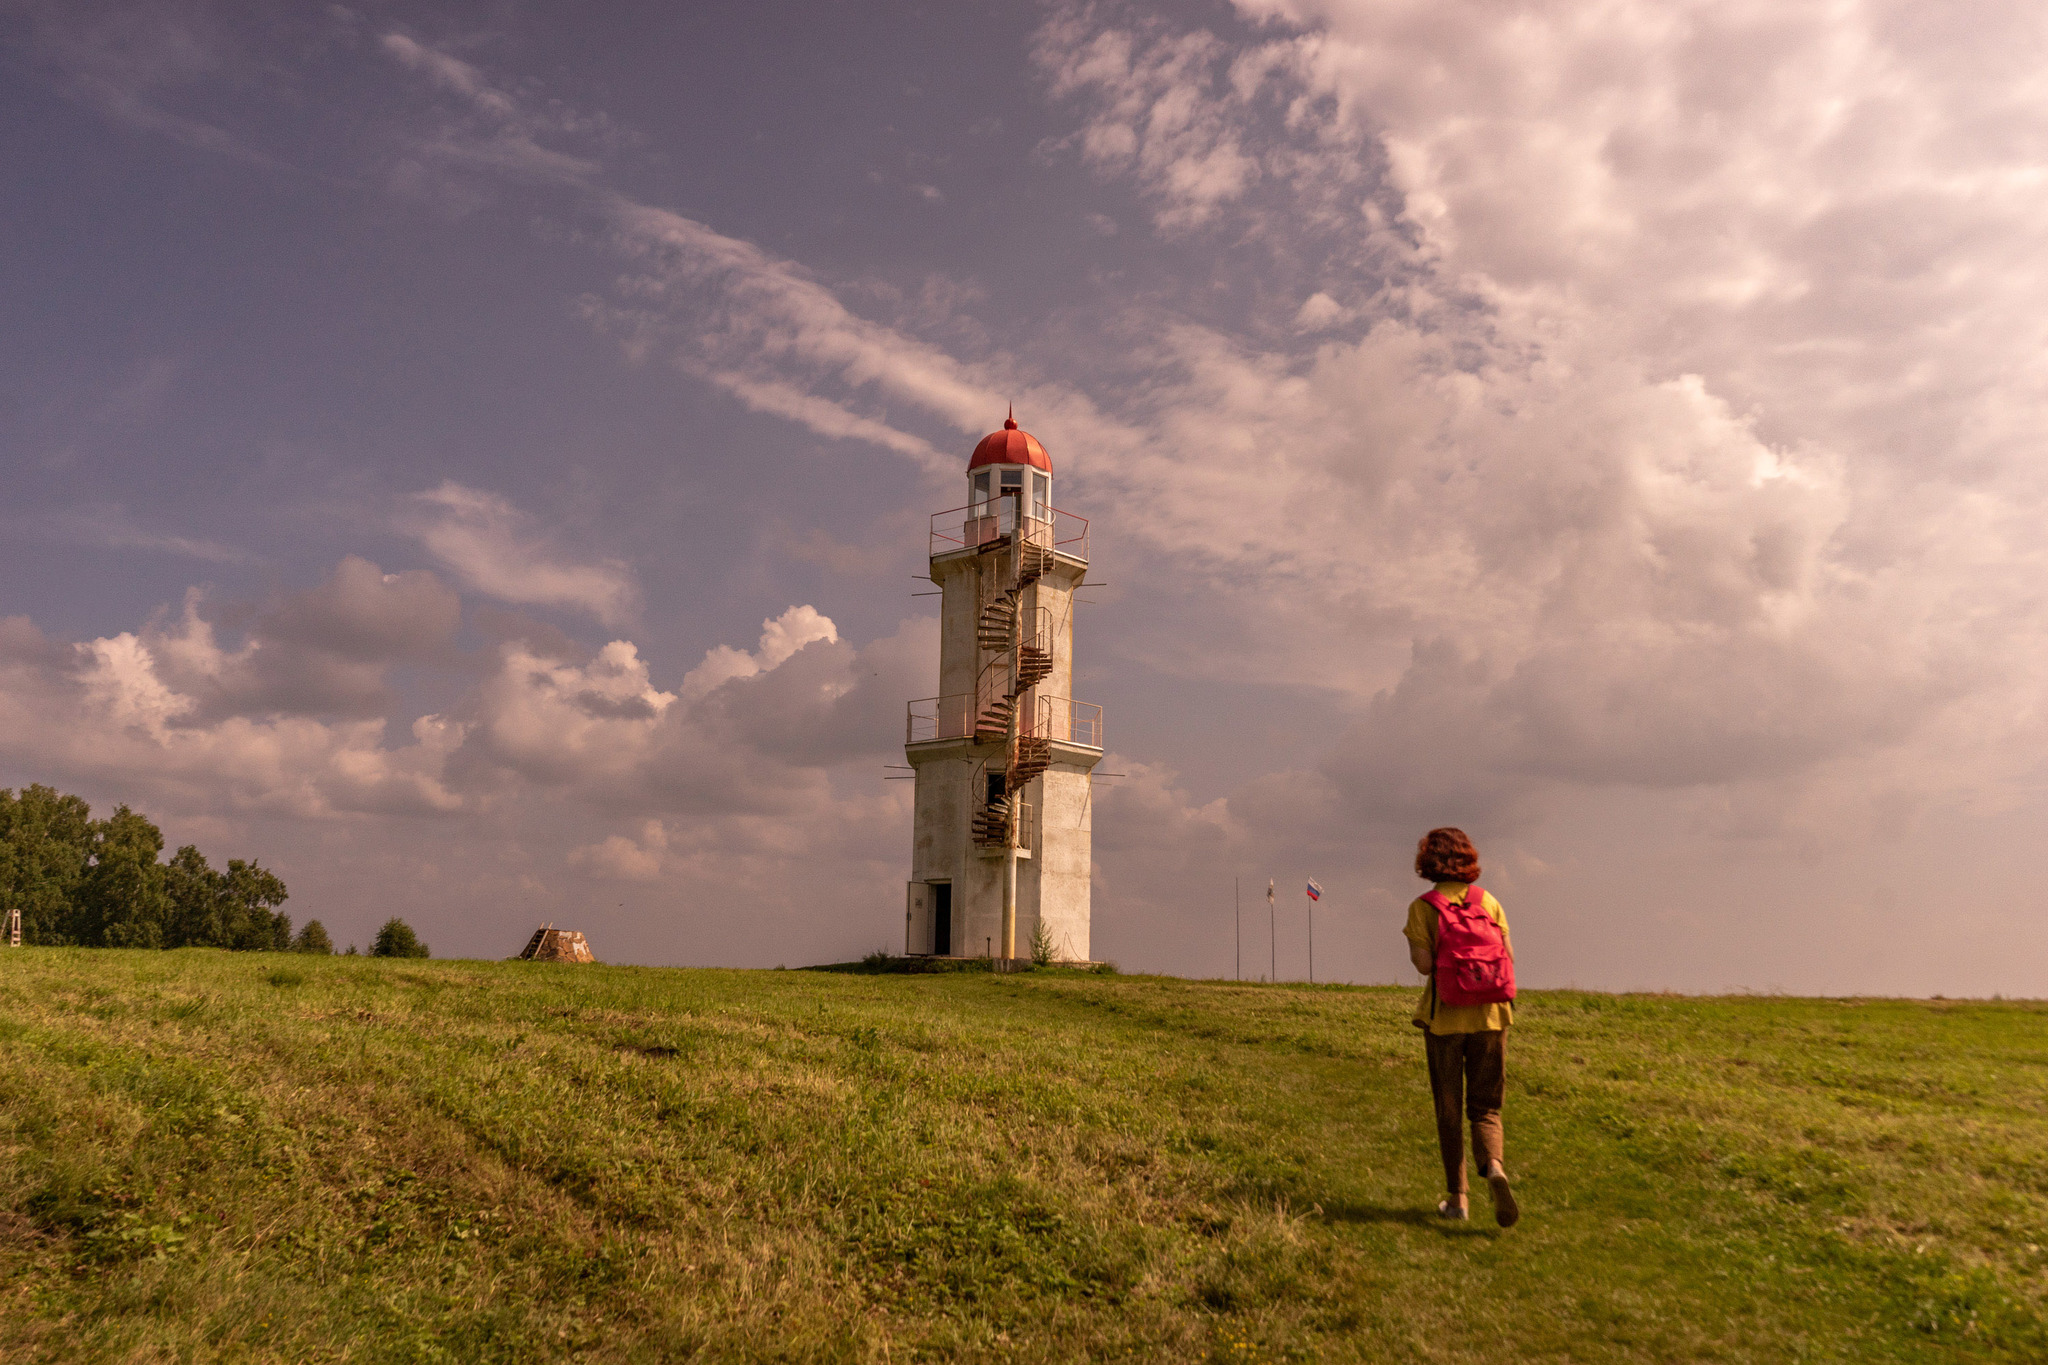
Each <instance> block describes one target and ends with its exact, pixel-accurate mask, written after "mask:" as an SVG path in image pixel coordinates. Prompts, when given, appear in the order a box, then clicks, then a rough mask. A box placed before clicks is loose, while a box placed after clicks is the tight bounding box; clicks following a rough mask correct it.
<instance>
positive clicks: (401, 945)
mask: <svg viewBox="0 0 2048 1365" xmlns="http://www.w3.org/2000/svg"><path fill="white" fill-rule="evenodd" d="M370 956H371V957H431V956H433V954H431V953H429V952H428V951H427V945H426V944H424V943H422V942H420V939H419V935H418V934H415V933H414V932H413V931H412V926H411V925H410V924H407V923H406V922H405V921H404V920H402V919H400V918H398V916H396V915H393V916H392V917H391V918H390V919H387V920H385V921H384V927H383V928H381V929H379V930H378V931H377V941H376V942H375V943H372V944H371V945H370Z"/></svg>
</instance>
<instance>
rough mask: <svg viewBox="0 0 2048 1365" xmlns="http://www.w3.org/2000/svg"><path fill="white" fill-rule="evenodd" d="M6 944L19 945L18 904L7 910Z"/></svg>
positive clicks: (19, 916)
mask: <svg viewBox="0 0 2048 1365" xmlns="http://www.w3.org/2000/svg"><path fill="white" fill-rule="evenodd" d="M7 946H8V947H10V948H19V947H20V946H21V907H20V906H18V905H17V906H15V907H14V908H13V909H12V910H9V911H8V912H7Z"/></svg>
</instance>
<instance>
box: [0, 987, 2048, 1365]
mask: <svg viewBox="0 0 2048 1365" xmlns="http://www.w3.org/2000/svg"><path fill="white" fill-rule="evenodd" d="M1410 1001H1411V993H1410V992H1409V991H1408V990H1406V989H1401V990H1393V989H1349V988H1332V987H1315V988H1311V987H1302V986H1238V985H1232V984H1225V983H1213V982H1211V983H1200V982H1184V981H1173V980H1159V979H1150V978H1133V977H1106V976H1096V975H1081V974H1074V973H1066V972H1032V973H1025V974H1020V975H1016V976H996V975H990V974H987V973H945V974H933V975H861V974H829V973H814V972H727V971H663V970H652V969H637V968H622V967H571V966H541V965H534V964H524V963H477V962H396V961H379V960H371V959H343V958H299V957H280V956H276V955H256V954H250V955H231V954H226V953H216V952H204V951H188V952H176V953H147V952H111V951H99V952H87V951H74V950H63V949H23V950H19V951H13V952H0V1157H4V1160H0V1357H4V1358H5V1359H8V1360H16V1359H26V1358H43V1359H52V1360H67V1359H90V1360H138V1361H142V1360H149V1361H155V1360H166V1361H168V1360H207V1359H236V1360H280V1361H284V1360H292V1361H297V1360H334V1359H358V1360H377V1361H383V1360H407V1359H420V1360H433V1359H443V1360H459V1361H469V1360H496V1359H505V1360H515V1359H516V1360H529V1359H531V1360H539V1359H555V1358H568V1357H572V1356H573V1357H586V1358H591V1359H599V1360H613V1359H617V1360H649V1361H653V1360H664V1361H666V1360H706V1361H723V1360H777V1361H812V1360H858V1361H887V1362H899V1361H911V1360H933V1359H955V1360H976V1361H980V1360H988V1361H995V1360H1004V1361H1012V1360H1014V1361H1063V1362H1064V1361H1076V1360H1113V1359H1138V1360H1168V1361H1205V1360H1217V1361H1273V1360H1338V1361H1341V1360H1387V1361H1474V1362H1478V1361H1489V1362H1492V1361H1508V1360H1549V1361H1565V1360H1570V1361H1581V1362H1586V1361H1643V1362H1649V1361H1657V1362H1666V1361H1771V1362H1777V1361H1795V1360H1855V1361H1891V1360H1900V1361H1921V1360H1925V1361H1950V1360H2012V1361H2040V1360H2044V1359H2048V1315H2044V1304H2048V1250H2044V1247H2048V1160H2044V1156H2048V1007H2044V1006H2042V1005H2038V1004H2027V1003H1941V1002H1930V1003H1918V1002H1904V1001H1883V1000H1865V1001H1821V1000H1793V999H1778V998H1729V999H1694V998H1685V997H1676V996H1629V997H1611V996H1601V995H1590V994H1578V993H1571V992H1532V993H1530V994H1529V995H1528V996H1526V997H1525V998H1524V1002H1523V1006H1522V1019H1523V1022H1522V1023H1521V1024H1520V1025H1519V1026H1518V1027H1517V1028H1516V1030H1515V1032H1514V1034H1513V1036H1512V1037H1511V1039H1510V1043H1509V1061H1508V1067H1509V1069H1508V1074H1509V1089H1508V1107H1507V1114H1506V1120H1507V1135H1508V1160H1509V1167H1510V1169H1511V1170H1512V1171H1514V1172H1515V1173H1516V1175H1517V1182H1518V1183H1517V1189H1518V1191H1519V1193H1520V1194H1521V1197H1522V1201H1523V1208H1524V1218H1523V1222H1522V1224H1521V1226H1519V1227H1517V1228H1515V1229H1513V1230H1512V1231H1510V1232H1505V1233H1503V1232H1500V1231H1499V1230H1497V1229H1495V1228H1494V1227H1493V1226H1492V1223H1491V1222H1490V1221H1489V1220H1486V1219H1485V1217H1484V1214H1485V1210H1486V1201H1485V1198H1484V1195H1483V1193H1482V1194H1481V1195H1480V1196H1479V1197H1478V1198H1476V1199H1475V1201H1474V1202H1475V1204H1476V1205H1477V1210H1476V1211H1477V1212H1478V1213H1479V1215H1480V1217H1479V1218H1476V1219H1475V1221H1474V1222H1472V1223H1471V1224H1468V1225H1462V1226H1459V1225H1447V1224H1444V1223H1441V1222H1439V1221H1437V1220H1435V1219H1434V1218H1432V1217H1431V1216H1430V1215H1429V1212H1428V1211H1429V1210H1430V1209H1431V1208H1432V1207H1433V1205H1434V1202H1435V1200H1436V1198H1437V1195H1438V1193H1439V1192H1438V1190H1437V1188H1436V1186H1437V1183H1438V1177H1437V1159H1436V1153H1435V1143H1434V1138H1433V1135H1432V1130H1431V1126H1430V1123H1429V1111H1428V1097H1427V1086H1426V1081H1425V1077H1424V1071H1423V1064H1422V1047H1421V1043H1420V1040H1419V1039H1418V1037H1417V1036H1416V1034H1415V1031H1414V1030H1413V1029H1412V1028H1410V1027H1409V1025H1408V1023H1407V1015H1408V1011H1409V1008H1410Z"/></svg>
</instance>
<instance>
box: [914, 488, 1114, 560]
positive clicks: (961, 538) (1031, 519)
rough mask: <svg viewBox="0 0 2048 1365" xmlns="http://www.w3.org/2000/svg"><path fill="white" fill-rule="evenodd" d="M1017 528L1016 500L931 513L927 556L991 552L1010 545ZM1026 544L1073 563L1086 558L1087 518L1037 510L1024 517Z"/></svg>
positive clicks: (1056, 510) (1054, 509) (993, 500)
mask: <svg viewBox="0 0 2048 1365" xmlns="http://www.w3.org/2000/svg"><path fill="white" fill-rule="evenodd" d="M1016 527H1017V500H1016V499H1015V498H990V499H988V500H987V501H984V502H971V503H969V504H967V506H965V507H955V508H951V509H950V510H948V511H944V512H934V513H932V528H931V554H932V558H934V559H937V558H938V557H939V556H940V555H944V554H951V553H953V552H954V551H955V550H974V549H992V548H994V547H995V546H998V545H1007V544H1009V543H1010V533H1011V532H1012V531H1014V530H1015V529H1016ZM1024 540H1025V543H1026V544H1029V545H1038V546H1042V547H1043V548H1045V549H1048V550H1054V551H1057V552H1058V553H1060V554H1063V555H1067V556H1069V557H1070V558H1073V559H1079V560H1086V559H1087V558H1088V518H1086V517H1077V516H1075V515H1074V514H1073V513H1072V512H1062V511H1061V510H1060V509H1059V508H1057V507H1039V508H1036V509H1031V510H1027V511H1026V512H1025V513H1024Z"/></svg>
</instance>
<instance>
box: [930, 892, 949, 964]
mask: <svg viewBox="0 0 2048 1365" xmlns="http://www.w3.org/2000/svg"><path fill="white" fill-rule="evenodd" d="M932 955H933V956H935V957H951V956H952V955H953V883H951V882H937V883H935V884H934V885H933V886H932Z"/></svg>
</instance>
